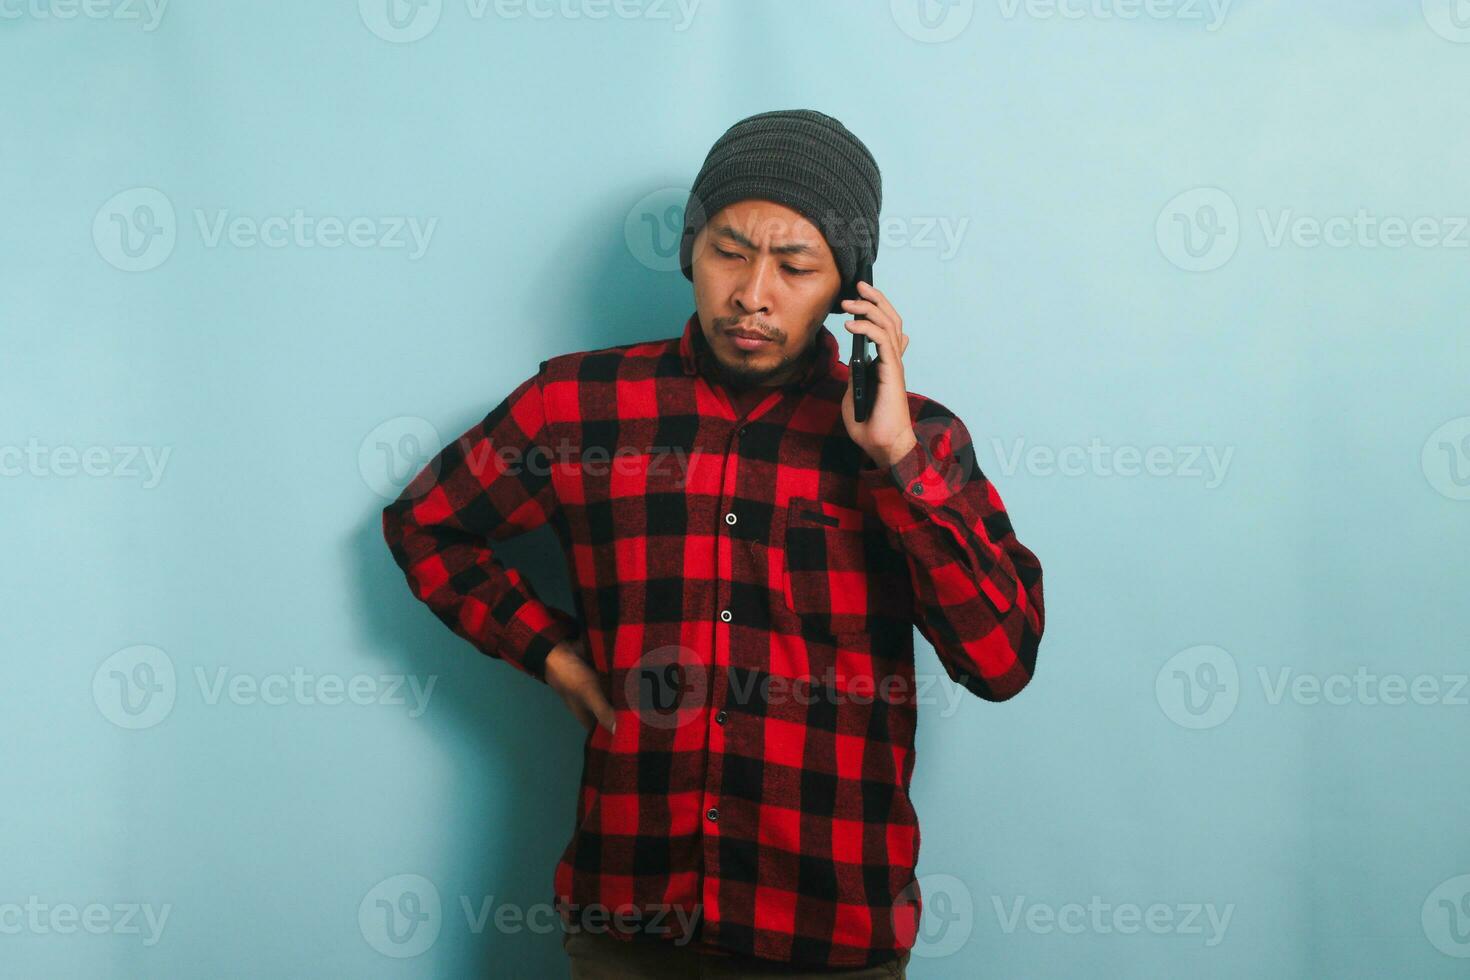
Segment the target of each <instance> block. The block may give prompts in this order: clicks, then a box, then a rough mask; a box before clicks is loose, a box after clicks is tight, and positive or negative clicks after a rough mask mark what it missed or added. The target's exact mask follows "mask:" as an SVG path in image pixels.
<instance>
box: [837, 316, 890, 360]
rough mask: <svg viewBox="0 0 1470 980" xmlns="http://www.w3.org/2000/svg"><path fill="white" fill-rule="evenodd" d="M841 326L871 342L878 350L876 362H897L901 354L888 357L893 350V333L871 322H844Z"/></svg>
mask: <svg viewBox="0 0 1470 980" xmlns="http://www.w3.org/2000/svg"><path fill="white" fill-rule="evenodd" d="M842 325H843V326H844V327H846V328H847V330H848V332H849V333H860V334H862V335H863V336H864V337H867V338H868V339H869V340H871V341H872V342H873V343H874V345H875V346H877V348H878V360H880V361H897V360H898V358H899V357H900V356H902V355H901V354H894V355H889V351H890V350H892V349H894V343H895V342H894V339H893V331H891V330H887V329H884V328H883V327H880V326H878V325H877V324H875V323H873V322H872V321H871V320H845V321H843V323H842Z"/></svg>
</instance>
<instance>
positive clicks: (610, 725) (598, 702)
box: [592, 691, 618, 732]
mask: <svg viewBox="0 0 1470 980" xmlns="http://www.w3.org/2000/svg"><path fill="white" fill-rule="evenodd" d="M592 711H593V713H594V714H596V715H597V720H598V722H599V723H600V724H601V725H602V727H603V728H606V729H607V730H608V731H609V732H615V731H617V730H618V716H617V713H616V712H615V711H613V708H612V705H610V704H608V703H607V698H605V697H603V696H602V692H601V691H594V692H593V694H592Z"/></svg>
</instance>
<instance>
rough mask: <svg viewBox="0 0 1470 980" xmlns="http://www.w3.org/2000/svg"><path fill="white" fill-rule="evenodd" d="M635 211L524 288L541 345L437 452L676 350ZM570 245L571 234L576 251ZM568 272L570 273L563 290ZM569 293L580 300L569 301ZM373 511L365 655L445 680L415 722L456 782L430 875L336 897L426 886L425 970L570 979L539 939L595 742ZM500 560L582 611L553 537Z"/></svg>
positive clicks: (672, 312)
mask: <svg viewBox="0 0 1470 980" xmlns="http://www.w3.org/2000/svg"><path fill="white" fill-rule="evenodd" d="M637 197H638V195H637V194H633V195H632V196H630V197H629V198H628V200H627V201H626V202H625V201H621V200H618V201H615V202H614V206H611V207H610V208H609V213H608V214H607V215H604V216H601V217H600V218H598V219H595V220H594V221H593V222H589V224H590V225H591V226H595V227H610V228H614V229H618V230H619V237H618V240H617V241H615V242H610V243H604V246H603V247H604V251H603V254H602V256H601V259H602V261H601V262H600V264H599V263H589V262H588V261H587V257H586V256H583V255H575V254H570V253H572V252H573V251H574V250H576V249H577V248H580V247H581V246H574V245H571V244H568V246H567V247H566V248H565V250H564V251H565V253H566V254H560V255H557V256H553V257H551V258H550V259H549V260H548V262H547V263H546V265H545V266H544V275H543V276H542V277H541V279H540V281H539V282H537V283H535V284H534V285H533V286H531V287H529V289H530V295H532V296H535V297H546V298H547V299H548V304H547V305H548V308H549V312H548V314H547V318H546V321H545V325H546V329H545V331H544V336H545V337H546V338H547V340H546V344H545V345H544V346H543V347H541V348H539V349H538V354H537V356H536V357H535V358H534V359H533V360H532V362H531V363H530V364H529V366H527V367H524V368H522V369H521V370H520V371H518V372H515V373H513V374H507V373H506V372H505V371H504V370H503V369H497V368H496V367H495V366H493V365H492V366H490V367H489V371H490V372H491V373H494V374H495V375H496V376H497V377H498V378H499V379H500V381H499V386H500V388H501V389H502V390H496V391H486V392H485V393H484V397H483V398H482V399H481V400H480V403H479V404H476V405H472V406H466V407H465V411H464V413H463V414H462V416H460V417H459V418H457V419H455V420H453V421H452V422H449V421H447V422H445V423H444V424H443V425H442V427H441V428H440V431H441V432H442V433H444V438H445V439H450V438H454V437H456V436H457V435H458V434H459V433H462V432H465V431H466V430H468V429H469V428H470V426H471V425H473V424H474V423H475V422H477V421H479V419H481V418H483V417H484V415H485V414H486V413H487V412H488V411H489V410H490V409H491V408H492V407H494V406H495V405H496V404H497V403H498V402H499V401H500V400H501V399H502V398H504V397H505V395H507V394H509V393H510V391H511V389H512V388H514V387H515V385H516V384H517V383H519V381H521V380H523V379H524V378H525V377H529V376H530V374H531V373H532V372H534V371H535V368H536V364H535V362H536V361H539V360H540V359H542V358H546V357H552V356H555V355H557V354H563V353H568V352H571V351H576V350H591V349H596V348H599V347H607V346H611V345H614V344H623V343H631V342H634V341H641V340H649V339H653V338H656V337H659V336H667V337H675V336H678V334H679V331H680V329H681V328H682V326H683V324H684V321H685V320H686V319H687V318H688V316H689V314H690V313H691V312H692V311H693V309H694V301H693V293H692V291H691V289H690V285H689V282H688V280H686V279H685V278H684V277H683V275H681V274H680V273H679V272H678V270H677V269H675V270H674V271H673V272H672V273H668V272H660V271H655V270H654V269H651V268H649V267H648V266H647V265H646V264H644V263H641V262H640V261H638V260H636V259H635V257H633V256H632V255H630V254H629V249H628V248H627V247H626V246H625V245H624V244H623V241H622V238H621V229H622V227H623V214H624V213H625V212H626V210H627V207H628V206H629V204H630V203H631V202H632V201H634V200H636V199H637ZM597 221H600V222H601V224H597V223H596V222H597ZM586 226H587V225H584V226H583V227H586ZM572 231H573V229H572V228H571V227H570V226H569V228H568V234H567V236H566V240H567V241H568V242H569V243H570V242H571V241H572V238H573V236H572V234H571V233H572ZM675 244H677V242H675ZM569 269H571V270H579V271H578V272H577V274H576V275H574V276H569V275H568V270H569ZM569 280H572V281H575V282H576V283H577V285H578V287H579V288H578V289H576V290H569V289H568V282H569ZM480 301H481V303H480V309H481V314H480V316H479V317H478V318H477V319H478V321H479V323H494V322H496V317H495V313H494V311H495V310H496V308H497V307H500V306H502V305H503V302H504V300H503V297H502V296H497V295H495V294H494V292H493V290H492V289H491V288H489V286H488V285H487V287H486V288H485V289H483V290H482V294H481V297H480ZM475 329H479V328H478V327H476V328H475ZM517 329H523V328H521V327H518V328H517ZM440 342H441V343H442V344H443V345H444V351H443V353H444V354H445V355H446V356H447V355H448V354H449V353H450V352H452V351H453V350H454V349H455V346H456V345H455V337H454V335H453V333H452V332H445V333H444V334H443V335H442V340H441V341H440ZM421 377H423V378H424V379H425V380H424V381H422V382H421V383H422V384H433V380H432V379H433V374H432V373H425V374H424V375H422V376H421ZM395 389H396V390H397V391H399V392H400V395H401V397H402V398H403V399H404V401H403V404H406V405H411V404H412V400H413V393H412V392H411V391H409V392H403V390H402V389H403V380H402V379H397V380H396V382H395ZM408 410H409V411H411V409H408ZM436 424H437V422H436ZM450 432H453V433H454V435H453V436H451V435H449V433H450ZM406 482H407V481H405V483H406ZM372 499H373V500H374V501H375V502H374V503H373V504H371V505H370V506H369V507H368V508H367V512H366V515H365V517H364V519H363V521H362V523H361V525H360V528H359V530H358V531H357V532H356V533H355V534H354V535H353V537H352V539H351V540H350V542H349V545H348V555H347V562H348V565H349V568H350V574H352V575H354V576H355V577H356V582H355V583H354V584H355V585H356V588H355V590H354V592H355V594H356V595H357V597H358V602H359V610H358V618H359V621H360V622H361V623H362V624H363V630H364V637H365V638H366V640H365V644H364V645H365V647H366V648H367V649H369V650H371V651H373V652H374V653H375V654H377V655H378V656H379V657H381V658H382V660H383V663H382V664H381V665H380V667H378V668H377V669H379V670H381V671H382V672H384V673H395V674H418V675H421V676H422V675H437V676H438V678H439V680H438V682H437V686H436V687H435V688H434V691H433V695H432V699H431V700H430V702H429V709H428V711H427V712H425V715H424V717H423V719H422V722H423V723H424V724H425V725H427V726H429V729H428V730H429V731H430V732H432V737H433V739H434V741H435V743H436V744H437V745H439V746H440V747H441V749H442V752H443V754H444V756H446V757H447V758H448V760H449V762H448V766H449V767H450V768H451V769H452V771H453V772H454V776H455V782H454V784H453V788H452V790H451V791H450V792H447V793H445V794H444V795H442V796H438V797H432V798H428V799H426V800H425V801H424V807H423V820H422V823H421V824H420V826H422V827H423V832H424V833H427V834H433V835H434V836H435V837H437V838H439V839H442V841H443V843H444V846H445V848H446V849H447V853H445V855H444V856H443V858H442V859H440V860H439V861H438V863H437V865H436V868H434V869H423V870H420V869H414V868H405V867H403V864H404V861H403V860H402V859H400V858H399V857H398V856H396V855H393V854H364V855H362V862H361V865H360V868H361V875H360V878H359V879H358V880H357V881H355V882H352V883H349V884H350V886H351V887H347V888H344V891H345V892H347V893H355V894H356V895H357V896H359V897H360V895H362V894H366V892H367V890H368V889H370V888H371V887H373V886H374V885H375V884H377V883H378V882H379V881H381V880H383V879H385V878H387V877H390V876H392V875H396V874H401V873H419V874H423V875H424V876H425V877H428V878H430V879H431V880H432V881H433V882H434V884H435V886H436V887H437V888H438V890H439V893H440V894H439V897H440V901H441V907H442V928H441V933H440V936H439V938H438V939H437V940H436V941H435V943H434V946H433V947H432V949H431V951H428V952H426V953H425V954H424V959H425V960H428V961H430V962H436V963H438V964H441V965H442V966H443V967H444V969H445V971H446V972H445V973H444V975H445V976H455V977H466V976H515V977H521V976H527V977H531V976H564V975H565V974H566V970H567V966H566V954H565V953H564V952H563V950H562V948H561V935H562V933H561V929H560V928H559V927H556V928H555V929H554V931H552V932H546V931H545V928H546V923H547V922H548V921H550V920H549V919H548V912H549V910H550V908H551V903H552V900H553V897H554V893H555V889H554V881H553V876H554V873H555V869H556V862H557V860H558V858H559V857H560V856H561V853H562V851H563V850H564V849H565V847H566V845H567V843H568V842H569V841H570V840H571V835H572V831H573V829H574V819H575V816H576V801H577V789H578V786H579V783H580V777H581V772H582V761H583V755H582V753H583V746H584V744H585V740H586V737H587V734H588V733H587V731H586V730H585V729H583V728H582V726H581V725H580V724H579V723H578V722H577V720H576V719H575V718H574V717H573V716H572V714H571V713H570V712H569V711H568V710H567V708H566V706H565V705H564V704H563V703H562V701H561V699H560V698H559V697H558V696H557V695H556V692H554V691H552V690H551V689H550V688H548V687H546V686H544V685H542V684H538V683H537V682H536V681H534V680H533V679H531V678H530V677H527V676H526V675H524V674H522V673H521V672H520V671H518V670H516V669H514V668H513V667H511V666H510V665H509V664H506V663H504V662H501V661H497V660H494V659H492V658H488V657H486V656H484V655H483V654H481V653H480V652H479V651H478V650H476V649H475V648H474V647H473V646H471V645H470V644H469V643H468V642H466V641H465V640H464V639H462V638H460V637H459V636H457V635H455V634H454V633H453V632H451V631H450V630H449V629H448V627H446V626H445V625H444V624H443V623H442V622H440V621H439V620H438V619H437V618H436V617H435V616H434V614H433V613H432V612H431V611H430V610H429V608H428V607H427V606H425V605H424V604H423V603H421V602H420V601H419V600H418V599H417V598H415V597H414V595H413V594H412V592H411V591H410V590H409V588H408V584H407V582H406V581H405V580H404V576H403V573H402V571H400V570H399V568H398V566H397V565H396V564H395V563H394V561H393V556H392V555H391V554H390V553H389V551H388V546H387V543H386V542H385V541H384V540H383V532H382V523H381V520H382V515H381V511H382V507H383V506H384V505H385V504H386V503H387V502H388V501H387V500H385V499H382V498H378V497H376V496H375V497H373V498H372ZM495 550H496V556H497V557H498V558H499V559H500V560H501V561H502V562H503V563H504V564H505V565H506V566H507V567H513V568H516V569H519V570H520V571H521V572H522V574H524V575H525V576H526V577H527V578H528V579H529V580H530V581H531V583H532V585H533V587H534V588H535V590H536V593H537V595H539V596H540V597H541V598H542V599H543V600H544V601H546V602H547V603H548V604H550V605H553V606H557V607H559V608H562V609H565V610H567V611H568V612H575V609H574V607H573V605H572V599H571V589H570V584H569V577H568V572H567V568H566V562H565V560H564V558H563V556H562V552H561V548H560V545H559V544H558V542H557V539H556V535H555V533H554V532H553V531H552V530H551V529H550V528H549V527H543V528H540V529H538V530H536V531H533V532H531V533H529V534H525V535H522V536H520V537H518V538H513V539H511V540H509V541H503V542H499V543H497V544H495ZM435 762H436V764H438V763H440V762H441V760H435ZM391 787H392V780H391V779H385V780H384V782H383V791H384V792H385V793H386V792H391V791H392V789H391ZM365 802H366V801H365ZM364 816H366V813H365V814H364ZM462 895H463V896H467V900H468V902H469V905H470V914H471V915H472V916H474V917H476V919H477V920H478V917H479V916H480V915H481V913H482V911H483V908H482V903H485V902H486V901H487V898H491V897H493V898H492V900H491V902H490V904H489V906H488V908H489V913H490V914H489V917H488V918H486V919H485V920H484V922H483V926H480V925H477V924H474V923H472V922H471V921H470V920H469V919H467V917H466V911H465V908H464V907H463V905H462V904H461V896H462ZM504 904H509V905H512V906H514V907H515V908H516V909H518V910H519V911H520V913H521V914H520V916H519V921H520V923H521V924H520V925H518V926H516V927H515V928H512V929H498V928H497V927H496V925H495V918H494V913H495V910H496V909H498V908H499V907H500V906H501V905H504ZM537 906H541V907H542V908H540V909H538V910H537V912H536V913H535V918H534V925H535V927H536V928H539V929H542V930H543V931H541V932H533V931H531V929H530V928H528V927H527V926H526V925H525V924H524V919H525V915H526V914H527V912H528V911H529V910H531V909H532V908H533V907H537ZM477 929H478V931H476V930H477ZM451 951H452V952H451ZM424 965H427V963H425V964H424ZM415 972H418V971H415ZM419 975H425V974H423V973H419Z"/></svg>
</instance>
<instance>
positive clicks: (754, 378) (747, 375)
mask: <svg viewBox="0 0 1470 980" xmlns="http://www.w3.org/2000/svg"><path fill="white" fill-rule="evenodd" d="M713 361H714V367H715V370H716V372H717V373H718V374H719V376H720V380H722V381H724V382H725V383H726V384H728V385H732V386H734V387H747V388H748V387H752V386H754V385H762V384H765V383H766V382H768V381H770V380H771V379H772V378H774V377H776V375H778V374H780V373H781V371H782V369H783V368H784V367H785V366H786V365H785V363H784V362H783V361H782V360H781V359H780V358H775V359H772V358H770V357H761V358H759V359H756V358H740V359H739V360H738V361H727V360H726V359H725V357H724V356H723V355H721V354H718V353H716V354H715V355H714V358H713Z"/></svg>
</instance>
